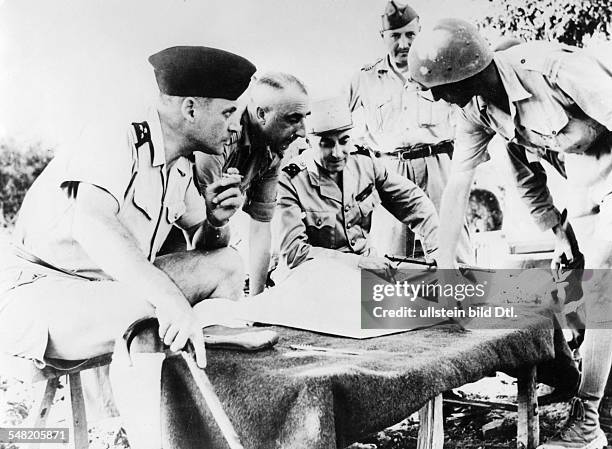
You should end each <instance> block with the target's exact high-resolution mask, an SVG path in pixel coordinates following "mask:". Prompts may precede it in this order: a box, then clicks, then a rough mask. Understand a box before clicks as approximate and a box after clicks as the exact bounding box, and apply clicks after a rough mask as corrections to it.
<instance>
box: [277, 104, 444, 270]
mask: <svg viewBox="0 0 612 449" xmlns="http://www.w3.org/2000/svg"><path fill="white" fill-rule="evenodd" d="M310 125H311V127H312V129H311V135H310V137H309V140H310V143H311V145H312V147H311V148H310V149H308V150H306V151H304V152H303V153H302V154H301V155H299V156H297V157H296V158H295V159H293V160H292V161H291V163H290V164H289V165H287V166H286V167H285V168H284V169H283V170H282V173H281V178H280V183H279V185H280V189H279V201H278V211H279V215H280V217H279V218H280V220H279V222H280V228H281V232H280V233H281V256H282V258H283V260H282V262H283V263H284V265H286V266H287V267H288V268H294V267H296V266H298V265H299V264H300V263H302V262H304V261H306V260H310V259H313V258H318V257H326V258H334V259H340V260H342V261H345V262H347V263H349V264H352V265H353V266H358V267H361V268H370V269H385V268H388V264H389V262H388V261H387V260H386V259H383V258H381V257H375V256H376V251H375V250H374V248H372V246H371V245H370V242H369V238H368V237H369V233H370V225H371V220H372V212H373V210H374V208H375V207H376V206H377V205H379V204H380V203H381V202H382V205H383V206H384V207H385V208H386V209H387V210H388V211H389V212H390V213H392V214H393V216H394V217H395V218H396V219H397V220H399V221H401V222H402V223H404V224H406V225H407V226H409V227H410V228H411V229H412V230H414V232H416V233H417V234H418V235H420V236H421V237H422V239H423V245H424V248H425V250H426V252H427V253H428V254H429V255H430V256H431V255H432V254H433V252H434V251H435V250H436V249H437V232H438V231H437V230H438V217H437V214H436V211H435V208H434V206H433V204H432V202H431V201H430V200H429V199H428V198H427V196H426V195H425V194H424V192H423V191H422V190H421V189H420V188H418V187H417V186H416V185H415V184H414V183H413V182H411V181H409V180H408V179H406V178H404V177H402V176H399V175H397V174H395V173H393V172H390V171H389V170H387V168H386V167H385V166H384V164H382V162H381V161H380V159H377V158H375V157H373V156H372V154H371V153H370V152H369V151H367V150H366V149H364V148H363V147H359V146H355V145H354V144H353V141H352V139H351V128H352V127H353V123H352V119H351V113H350V110H349V109H348V107H347V105H346V101H345V100H344V99H342V98H331V99H327V100H323V101H320V102H317V103H315V104H313V107H312V117H311V119H310Z"/></svg>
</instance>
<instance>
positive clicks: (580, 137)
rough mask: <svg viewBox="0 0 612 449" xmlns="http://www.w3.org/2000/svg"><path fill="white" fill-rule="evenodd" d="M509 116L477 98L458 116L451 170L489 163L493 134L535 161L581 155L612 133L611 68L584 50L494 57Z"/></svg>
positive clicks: (534, 48) (516, 50)
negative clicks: (546, 155) (547, 156)
mask: <svg viewBox="0 0 612 449" xmlns="http://www.w3.org/2000/svg"><path fill="white" fill-rule="evenodd" d="M494 61H495V64H496V66H497V68H498V71H499V74H500V76H501V80H502V83H503V85H504V88H505V89H506V92H507V94H508V99H509V100H510V114H507V113H506V112H504V111H502V110H500V109H498V108H496V107H495V106H494V105H492V104H489V103H487V102H486V101H485V100H484V99H483V98H481V97H475V98H474V99H472V101H471V102H470V103H469V104H468V105H467V106H466V107H465V108H463V110H462V111H461V113H460V114H458V120H457V137H456V141H455V152H454V154H453V166H454V167H455V169H456V170H459V171H463V170H469V169H472V168H475V167H476V166H478V165H479V164H480V163H482V162H484V161H486V160H488V159H489V155H488V153H487V146H488V144H489V142H490V140H491V139H492V138H493V136H494V135H495V134H499V135H500V136H502V137H503V138H504V139H505V140H506V141H507V142H511V143H515V144H518V145H521V146H523V147H524V148H526V149H527V151H529V152H530V153H531V154H532V155H533V156H534V157H536V158H537V157H539V156H541V155H543V154H544V153H545V152H546V151H555V152H558V153H566V154H571V153H573V154H583V153H584V152H585V151H586V150H587V149H591V145H592V144H593V143H594V142H595V141H597V140H598V139H599V138H600V137H601V136H602V135H604V134H605V133H607V132H608V130H612V72H611V69H612V64H610V63H609V61H604V60H603V59H601V58H598V57H597V55H593V54H591V53H589V52H587V51H585V50H582V49H578V48H575V47H570V46H567V45H562V44H555V43H548V42H532V43H528V44H522V45H517V46H515V47H512V48H510V49H508V50H505V51H503V52H499V53H496V54H495V56H494Z"/></svg>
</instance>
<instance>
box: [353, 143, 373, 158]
mask: <svg viewBox="0 0 612 449" xmlns="http://www.w3.org/2000/svg"><path fill="white" fill-rule="evenodd" d="M372 153H373V151H372V150H371V149H370V148H368V147H366V146H364V145H355V151H352V152H351V154H362V155H364V156H372Z"/></svg>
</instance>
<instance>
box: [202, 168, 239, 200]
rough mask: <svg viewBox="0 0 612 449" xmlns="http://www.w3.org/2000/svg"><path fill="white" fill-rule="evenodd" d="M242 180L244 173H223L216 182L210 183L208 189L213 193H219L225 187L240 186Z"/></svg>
mask: <svg viewBox="0 0 612 449" xmlns="http://www.w3.org/2000/svg"><path fill="white" fill-rule="evenodd" d="M241 180H242V175H238V174H235V175H230V174H227V173H223V176H222V177H221V178H219V179H217V180H216V181H215V182H213V183H212V184H210V185H209V186H208V187H207V188H206V190H207V191H208V192H209V193H210V194H212V195H217V194H219V193H220V192H222V191H223V190H225V189H228V188H230V187H239V186H240V181H241Z"/></svg>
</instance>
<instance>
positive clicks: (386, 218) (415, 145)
mask: <svg viewBox="0 0 612 449" xmlns="http://www.w3.org/2000/svg"><path fill="white" fill-rule="evenodd" d="M420 29H421V25H420V22H419V16H418V14H417V12H416V11H415V10H414V9H413V8H412V7H411V6H409V5H401V4H398V3H397V2H395V1H394V0H390V1H389V2H388V3H387V6H386V8H385V11H384V14H383V15H382V28H381V31H380V34H381V37H382V39H383V41H384V43H385V46H386V48H387V54H386V55H385V56H384V58H381V59H379V60H377V61H376V62H375V63H373V64H369V65H366V66H364V67H362V69H361V70H360V71H359V72H358V73H357V74H356V75H355V76H354V77H353V79H352V81H351V86H350V99H349V104H350V108H351V110H352V111H353V112H354V119H355V122H356V123H358V124H359V125H360V126H359V125H358V126H357V129H356V130H355V137H356V138H357V139H358V141H359V143H360V144H362V145H364V146H366V147H368V148H370V149H371V150H373V152H374V154H375V155H376V157H379V158H380V160H381V161H382V162H383V163H384V164H385V166H386V167H387V169H388V170H390V171H393V172H395V173H398V174H400V175H402V176H404V177H406V178H408V179H410V180H411V181H413V182H414V183H415V184H416V185H418V186H419V187H420V188H421V189H423V190H424V191H425V193H426V194H427V195H428V196H429V198H430V199H431V200H432V201H433V203H434V205H435V206H436V209H438V208H439V207H440V198H441V195H442V191H443V189H444V185H445V184H446V180H447V178H448V172H449V169H450V158H451V156H452V151H453V142H452V140H453V136H454V133H453V124H452V114H453V111H452V108H451V106H450V105H448V104H447V103H444V102H434V101H433V99H432V98H431V96H430V95H429V94H428V93H423V92H419V90H418V85H417V84H415V83H413V82H411V81H410V79H409V76H408V50H409V49H410V46H411V44H412V41H413V40H414V38H415V36H417V34H418V33H419V31H420ZM374 217H375V218H374V225H373V237H374V239H373V240H374V242H375V244H376V245H378V246H381V248H380V249H381V251H386V252H390V253H395V254H400V255H405V254H406V250H407V249H406V248H408V251H409V253H412V251H413V248H414V235H412V234H411V233H410V231H409V230H407V229H406V228H405V227H404V226H402V225H401V223H397V222H396V220H394V219H393V217H391V216H390V215H389V214H388V213H386V212H385V211H384V210H382V209H379V211H377V212H376V213H375V214H374ZM398 236H401V237H399V238H398ZM409 255H410V254H409ZM461 257H462V259H464V260H470V259H471V248H470V245H469V240H468V235H467V228H466V230H465V233H464V235H463V238H462V249H461Z"/></svg>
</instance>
